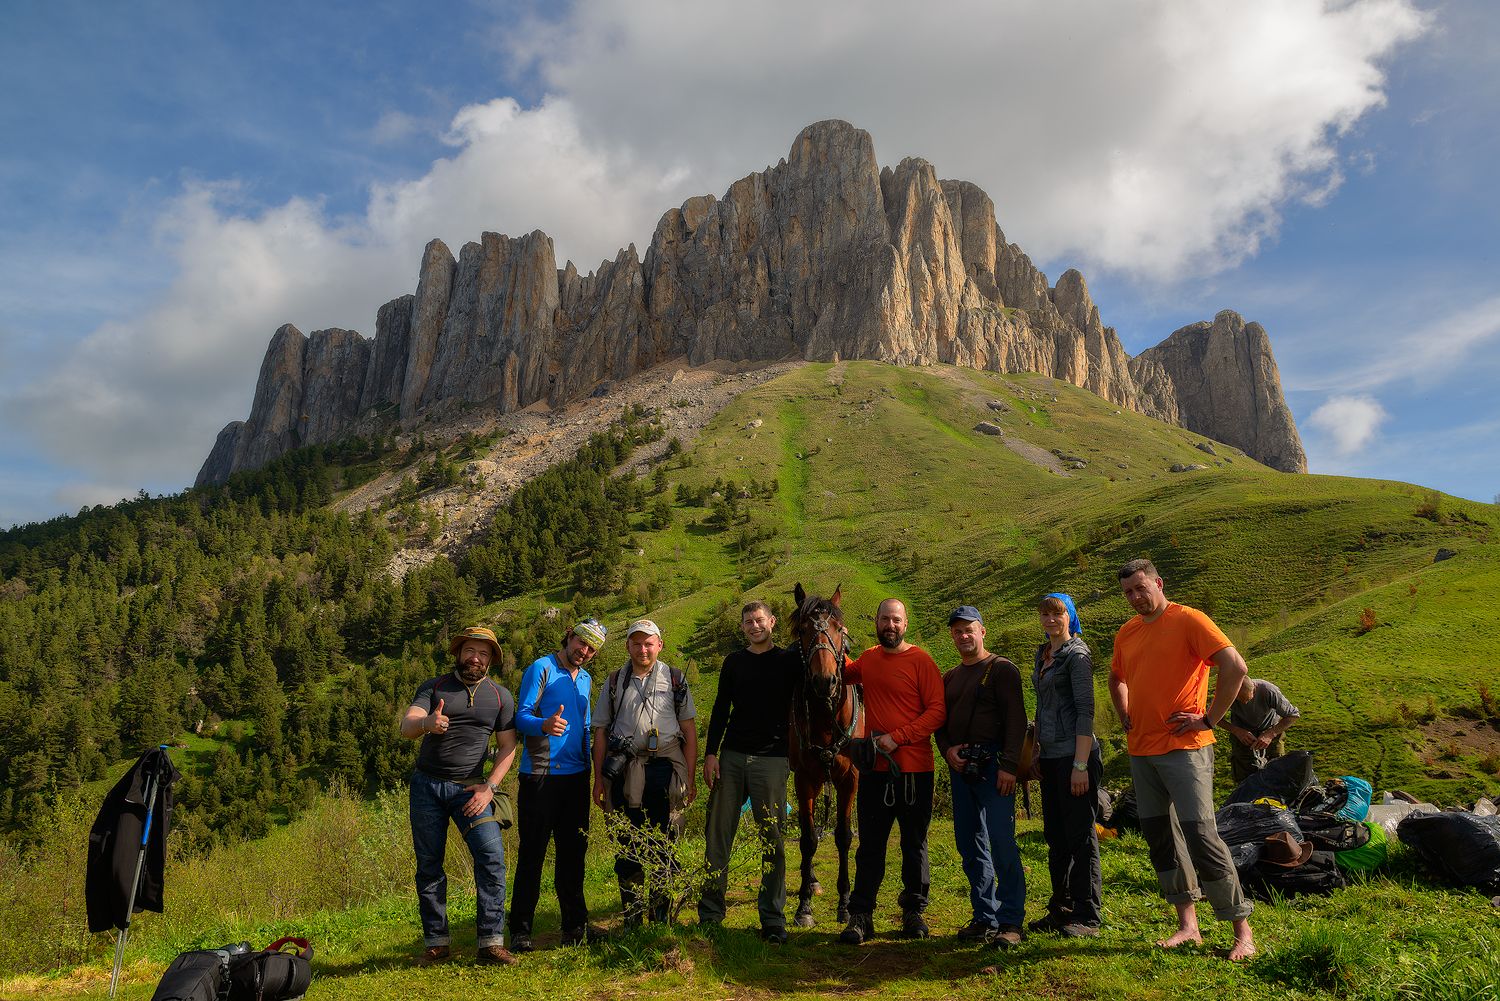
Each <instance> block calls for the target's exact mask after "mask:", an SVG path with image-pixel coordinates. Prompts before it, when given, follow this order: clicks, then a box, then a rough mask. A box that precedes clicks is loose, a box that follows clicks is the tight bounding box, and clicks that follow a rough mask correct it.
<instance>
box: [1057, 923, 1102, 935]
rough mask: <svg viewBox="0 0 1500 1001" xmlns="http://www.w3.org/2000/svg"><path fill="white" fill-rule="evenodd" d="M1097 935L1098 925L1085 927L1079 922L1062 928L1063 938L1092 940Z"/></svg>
mask: <svg viewBox="0 0 1500 1001" xmlns="http://www.w3.org/2000/svg"><path fill="white" fill-rule="evenodd" d="M1098 934H1099V926H1098V925H1086V924H1084V923H1083V922H1081V921H1074V922H1072V923H1071V924H1065V925H1063V926H1062V935H1063V938H1094V937H1096V936H1097V935H1098Z"/></svg>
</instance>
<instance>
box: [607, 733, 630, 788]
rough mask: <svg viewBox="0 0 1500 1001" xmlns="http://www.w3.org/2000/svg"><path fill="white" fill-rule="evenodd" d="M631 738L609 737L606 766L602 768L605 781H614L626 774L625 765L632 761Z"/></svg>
mask: <svg viewBox="0 0 1500 1001" xmlns="http://www.w3.org/2000/svg"><path fill="white" fill-rule="evenodd" d="M630 753H631V752H630V738H629V737H615V736H611V737H610V738H609V744H608V745H607V746H606V748H605V755H604V767H603V769H601V771H602V773H603V775H604V781H606V782H613V781H615V780H616V779H618V778H619V777H620V776H621V775H623V774H625V766H626V765H628V764H629V763H630Z"/></svg>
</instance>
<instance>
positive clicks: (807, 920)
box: [793, 914, 818, 928]
mask: <svg viewBox="0 0 1500 1001" xmlns="http://www.w3.org/2000/svg"><path fill="white" fill-rule="evenodd" d="M793 920H795V921H796V923H797V927H798V928H811V927H812V926H813V925H815V924H817V923H818V922H817V921H815V920H813V916H812V915H811V914H799V915H797V917H796V918H794V919H793Z"/></svg>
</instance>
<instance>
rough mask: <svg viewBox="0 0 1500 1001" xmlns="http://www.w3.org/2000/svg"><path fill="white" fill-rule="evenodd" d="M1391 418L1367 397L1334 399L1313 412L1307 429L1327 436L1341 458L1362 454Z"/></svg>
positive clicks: (1374, 401)
mask: <svg viewBox="0 0 1500 1001" xmlns="http://www.w3.org/2000/svg"><path fill="white" fill-rule="evenodd" d="M1389 417H1390V415H1389V414H1388V413H1386V410H1385V408H1384V407H1382V406H1381V405H1380V401H1378V400H1376V399H1375V398H1374V397H1370V396H1335V397H1332V398H1330V399H1329V400H1328V401H1327V402H1325V403H1324V404H1323V405H1322V406H1320V407H1318V409H1316V410H1314V411H1313V412H1312V416H1310V417H1309V418H1308V419H1307V423H1308V426H1309V427H1311V428H1312V429H1313V430H1314V431H1316V432H1318V433H1319V434H1321V435H1324V436H1326V437H1327V438H1328V439H1329V440H1330V442H1331V443H1332V446H1333V451H1334V453H1335V454H1336V455H1337V456H1339V457H1340V458H1348V457H1349V456H1353V455H1356V454H1358V453H1360V452H1363V451H1364V450H1365V449H1366V448H1367V447H1368V446H1369V445H1370V443H1371V442H1373V441H1374V440H1375V437H1376V435H1377V434H1378V433H1379V432H1380V426H1381V425H1382V424H1384V423H1385V422H1386V420H1387V419H1388V418H1389Z"/></svg>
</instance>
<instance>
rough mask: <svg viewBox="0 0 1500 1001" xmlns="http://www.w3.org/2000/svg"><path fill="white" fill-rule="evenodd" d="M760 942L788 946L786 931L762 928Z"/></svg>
mask: <svg viewBox="0 0 1500 1001" xmlns="http://www.w3.org/2000/svg"><path fill="white" fill-rule="evenodd" d="M760 940H761V941H762V942H769V943H771V944H772V945H786V929H785V928H762V929H761V930H760Z"/></svg>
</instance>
